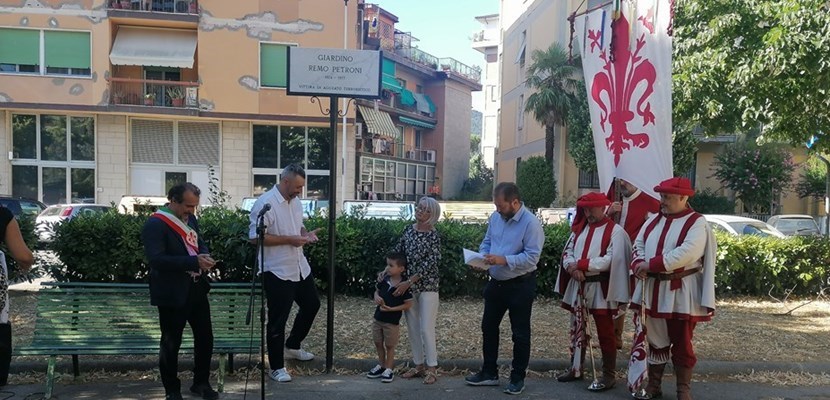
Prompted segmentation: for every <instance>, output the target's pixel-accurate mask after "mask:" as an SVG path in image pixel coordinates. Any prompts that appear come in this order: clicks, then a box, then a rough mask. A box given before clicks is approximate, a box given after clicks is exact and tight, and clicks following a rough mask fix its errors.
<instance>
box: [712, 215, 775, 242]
mask: <svg viewBox="0 0 830 400" xmlns="http://www.w3.org/2000/svg"><path fill="white" fill-rule="evenodd" d="M704 217H705V218H706V221H707V222H708V223H709V226H711V227H712V230H716V231H721V232H726V233H729V234H732V235H735V236H740V235H757V236H763V237H767V236H773V237H777V238H785V237H787V236H786V235H784V234H783V233H781V232H779V231H778V229H775V228H773V227H772V226H771V225H770V224H768V223H766V222H763V221H759V220H757V219H752V218H747V217H739V216H736V215H717V214H708V215H704Z"/></svg>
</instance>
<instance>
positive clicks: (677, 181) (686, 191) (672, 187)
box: [654, 176, 695, 196]
mask: <svg viewBox="0 0 830 400" xmlns="http://www.w3.org/2000/svg"><path fill="white" fill-rule="evenodd" d="M654 191H655V192H657V193H669V194H679V195H682V196H694V195H695V190H694V189H693V188H692V182H691V181H690V180H689V179H688V178H683V177H680V176H678V177H674V178H671V179H666V180H665V181H663V182H660V184H659V185H657V186H655V187H654Z"/></svg>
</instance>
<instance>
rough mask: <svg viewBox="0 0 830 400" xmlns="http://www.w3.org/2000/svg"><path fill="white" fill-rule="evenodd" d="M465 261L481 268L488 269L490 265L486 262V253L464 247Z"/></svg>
mask: <svg viewBox="0 0 830 400" xmlns="http://www.w3.org/2000/svg"><path fill="white" fill-rule="evenodd" d="M464 263H465V264H467V265H469V266H471V267H474V268H476V269H480V270H488V269H490V266H489V265H487V264H485V263H484V255H482V254H481V253H478V252H475V251H472V250H467V249H464Z"/></svg>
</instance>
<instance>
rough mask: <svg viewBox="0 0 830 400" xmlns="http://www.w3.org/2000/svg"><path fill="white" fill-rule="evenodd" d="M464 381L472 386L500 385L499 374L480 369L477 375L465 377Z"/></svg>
mask: <svg viewBox="0 0 830 400" xmlns="http://www.w3.org/2000/svg"><path fill="white" fill-rule="evenodd" d="M464 381H465V382H466V383H467V384H468V385H470V386H498V385H499V376H498V375H490V374H487V373H485V372H484V371H478V373H476V374H475V375H470V376H468V377H466V378H464Z"/></svg>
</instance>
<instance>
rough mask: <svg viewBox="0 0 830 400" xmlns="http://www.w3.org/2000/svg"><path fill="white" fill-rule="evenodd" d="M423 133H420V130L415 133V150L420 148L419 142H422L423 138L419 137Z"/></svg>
mask: <svg viewBox="0 0 830 400" xmlns="http://www.w3.org/2000/svg"><path fill="white" fill-rule="evenodd" d="M423 133H424V132H423V131H421V130H417V131H415V148H416V149H420V148H421V141H422V140H423V137H422V136H421V135H423Z"/></svg>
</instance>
